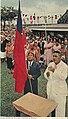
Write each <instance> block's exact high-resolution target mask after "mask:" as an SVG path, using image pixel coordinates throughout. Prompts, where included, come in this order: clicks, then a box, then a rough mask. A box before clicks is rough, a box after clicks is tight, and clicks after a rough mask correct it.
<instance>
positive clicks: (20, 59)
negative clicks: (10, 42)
mask: <svg viewBox="0 0 68 119" xmlns="http://www.w3.org/2000/svg"><path fill="white" fill-rule="evenodd" d="M25 43H26V35H25V32H24V29H23V28H22V18H21V10H20V0H19V9H18V19H17V29H16V37H15V44H14V63H15V64H14V74H13V78H15V92H18V93H22V91H23V90H24V85H25V82H26V79H27V70H26V61H25V51H24V45H25Z"/></svg>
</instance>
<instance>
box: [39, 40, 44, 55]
mask: <svg viewBox="0 0 68 119" xmlns="http://www.w3.org/2000/svg"><path fill="white" fill-rule="evenodd" d="M38 46H39V48H40V54H41V55H43V54H44V41H43V39H42V38H41V39H40V42H38Z"/></svg>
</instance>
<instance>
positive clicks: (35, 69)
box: [24, 52, 41, 94]
mask: <svg viewBox="0 0 68 119" xmlns="http://www.w3.org/2000/svg"><path fill="white" fill-rule="evenodd" d="M27 70H28V79H27V80H26V83H25V88H24V94H26V93H28V92H32V93H34V94H38V79H37V78H38V77H39V76H40V75H41V71H40V67H39V64H38V63H37V62H36V61H34V54H33V53H32V52H29V53H28V56H27Z"/></svg>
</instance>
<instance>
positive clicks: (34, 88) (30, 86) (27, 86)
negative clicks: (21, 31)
mask: <svg viewBox="0 0 68 119" xmlns="http://www.w3.org/2000/svg"><path fill="white" fill-rule="evenodd" d="M30 81H31V83H30ZM30 81H29V79H27V80H26V83H25V88H24V94H26V93H28V92H32V93H34V94H37V95H38V80H37V79H34V80H33V79H31V80H30ZM31 89H32V90H31Z"/></svg>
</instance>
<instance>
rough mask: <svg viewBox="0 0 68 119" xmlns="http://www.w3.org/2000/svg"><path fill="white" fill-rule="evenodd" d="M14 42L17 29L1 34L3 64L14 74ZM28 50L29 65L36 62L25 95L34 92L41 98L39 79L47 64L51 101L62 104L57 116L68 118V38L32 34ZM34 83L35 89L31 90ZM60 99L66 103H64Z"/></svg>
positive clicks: (26, 55)
mask: <svg viewBox="0 0 68 119" xmlns="http://www.w3.org/2000/svg"><path fill="white" fill-rule="evenodd" d="M14 41H15V29H11V30H7V31H2V32H1V52H0V55H1V62H4V61H5V60H6V62H7V68H8V69H9V72H8V73H13V69H14V59H13V54H14ZM24 49H25V58H26V61H27V62H28V63H29V61H31V62H32V63H33V62H34V65H33V66H32V69H31V70H29V75H28V80H27V81H26V84H25V88H24V93H25V94H26V93H27V92H29V91H30V88H32V90H33V93H35V94H38V82H37V78H38V77H39V76H40V75H41V72H40V67H39V64H40V66H42V64H43V65H44V66H45V72H44V77H45V78H46V79H47V80H48V82H49V83H48V85H47V91H48V92H47V94H48V98H49V99H51V100H55V101H56V102H57V103H58V104H59V106H58V107H57V111H56V116H64V115H65V103H66V101H65V100H66V93H65V92H66V90H67V89H66V83H65V79H66V78H67V64H68V38H67V37H64V39H63V40H62V39H60V38H58V39H57V38H56V37H55V36H54V37H53V38H52V37H50V36H49V35H48V36H47V38H45V37H44V36H41V37H40V36H36V35H34V34H33V33H32V32H31V34H29V35H28V34H27V33H26V45H25V46H24ZM53 66H54V67H53ZM64 71H65V73H64ZM30 80H31V84H32V85H31V86H32V87H31V86H29V81H30ZM57 89H58V90H57ZM65 89H66V90H65ZM49 91H50V92H49ZM59 92H60V93H59ZM62 92H63V93H62ZM60 99H61V100H62V99H63V100H62V101H61V102H60ZM61 107H62V108H63V110H62V109H61Z"/></svg>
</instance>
